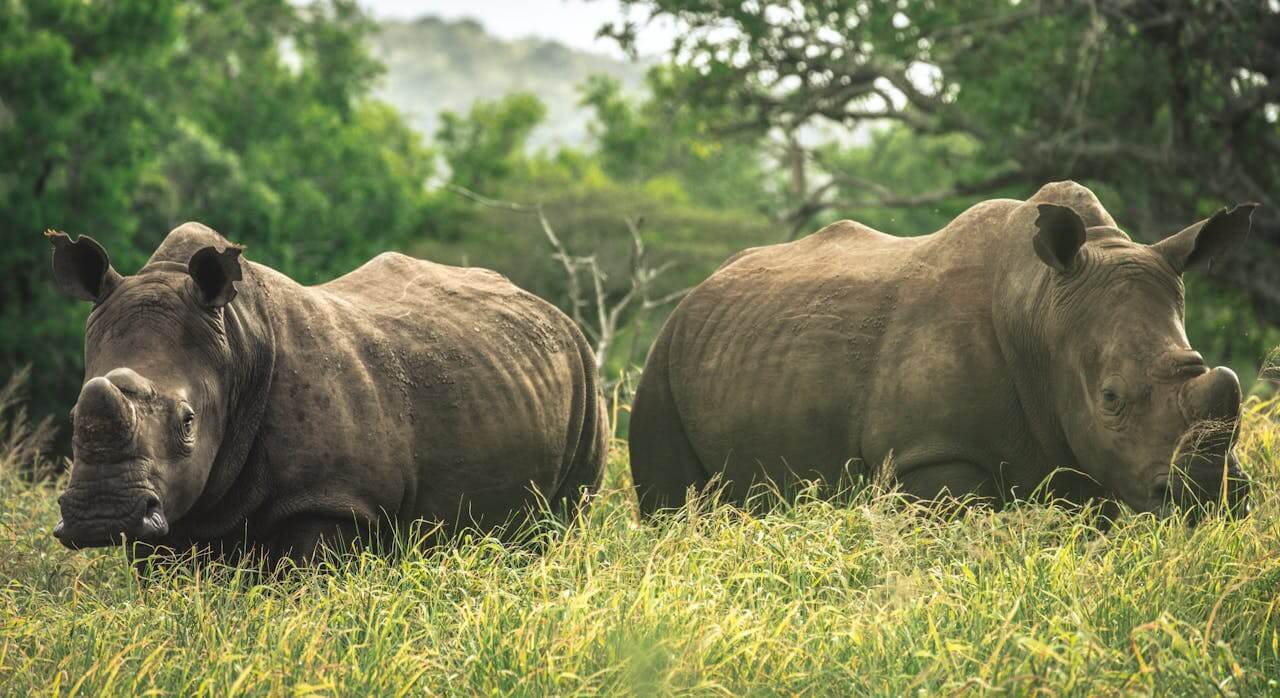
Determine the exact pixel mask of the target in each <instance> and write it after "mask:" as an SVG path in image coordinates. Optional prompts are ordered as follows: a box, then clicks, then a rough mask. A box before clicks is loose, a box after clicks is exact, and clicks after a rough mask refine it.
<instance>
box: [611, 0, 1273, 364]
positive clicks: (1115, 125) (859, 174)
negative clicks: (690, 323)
mask: <svg viewBox="0 0 1280 698" xmlns="http://www.w3.org/2000/svg"><path fill="white" fill-rule="evenodd" d="M623 5H624V6H626V7H627V8H629V9H631V10H639V11H640V12H639V17H640V19H644V18H645V15H646V14H647V15H648V16H650V17H654V16H656V17H669V18H675V19H677V20H678V21H679V22H680V23H681V24H682V25H683V26H685V27H687V29H688V31H687V32H686V33H685V34H684V35H683V36H682V37H680V39H679V40H678V41H677V43H676V45H675V46H674V47H673V49H672V52H671V55H670V63H671V65H672V70H673V71H675V72H676V73H677V74H678V75H679V77H680V80H679V82H678V83H677V88H678V89H676V90H674V91H673V92H672V93H671V94H670V95H669V98H670V99H673V100H678V101H679V102H681V103H684V104H694V105H700V107H702V108H708V109H721V110H724V111H723V112H722V113H725V114H730V115H735V116H734V118H733V119H731V120H730V121H727V122H725V123H723V124H722V125H721V128H724V129H728V130H732V129H737V128H767V129H774V130H775V131H777V132H782V133H785V134H794V133H797V132H798V131H800V130H802V129H805V128H812V127H814V126H815V125H822V124H827V125H834V126H836V127H838V128H841V129H843V130H845V131H846V132H852V133H854V134H859V133H862V134H865V133H866V131H867V129H868V128H870V129H875V128H881V127H883V124H885V123H896V124H899V125H900V126H901V128H903V129H906V131H907V132H908V133H910V134H912V135H913V136H916V137H918V138H920V139H921V140H919V141H918V143H919V144H920V145H921V147H929V148H931V147H935V146H936V144H938V143H945V142H947V141H945V140H944V141H939V140H937V139H939V138H942V137H944V136H951V137H957V138H961V139H963V141H952V142H951V144H952V145H953V146H954V145H956V144H959V143H961V142H967V143H969V144H971V147H970V146H966V149H965V153H966V156H965V164H964V165H963V166H962V167H952V168H944V169H940V170H938V171H936V172H934V173H933V175H935V176H932V177H926V176H919V177H916V176H913V177H911V178H910V179H911V180H912V181H889V180H885V181H876V180H875V179H873V178H872V177H870V176H868V172H867V171H866V170H861V171H860V170H857V169H848V168H849V167H860V166H866V165H867V164H868V163H867V162H866V160H865V158H860V157H859V156H856V155H854V154H845V155H843V156H842V155H838V154H837V153H835V152H832V151H833V150H839V148H836V149H833V148H830V147H827V148H821V149H817V151H816V152H815V151H814V149H811V148H805V149H804V150H806V151H807V152H805V153H804V155H803V157H801V158H796V159H795V160H796V161H797V162H798V163H800V164H801V165H802V166H801V167H797V168H795V169H794V170H793V171H795V172H798V173H801V174H802V176H800V177H793V178H792V179H793V182H796V181H798V182H801V183H802V184H803V186H795V187H793V188H792V191H793V201H792V207H793V210H792V212H791V214H790V218H791V219H792V220H793V223H794V225H795V226H796V229H803V228H804V227H806V226H807V225H808V223H807V221H809V220H810V219H811V218H814V217H817V216H827V215H831V214H832V212H835V213H842V214H843V213H845V212H847V211H851V210H853V211H859V212H861V211H864V210H866V209H868V208H887V209H895V210H902V209H904V208H920V207H925V208H929V207H940V208H944V209H945V208H950V207H953V206H955V205H963V204H967V203H972V202H974V201H977V200H979V199H982V198H987V197H989V196H992V195H999V194H1005V193H1008V194H1014V195H1018V196H1026V195H1029V194H1030V193H1031V192H1033V191H1034V190H1035V189H1036V188H1037V187H1039V186H1040V185H1041V184H1043V183H1044V182H1046V181H1051V180H1056V179H1065V178H1072V179H1077V180H1080V181H1083V182H1085V183H1086V184H1089V185H1091V186H1093V187H1094V188H1095V189H1096V190H1098V191H1099V192H1100V193H1101V195H1102V197H1103V200H1104V203H1105V204H1106V205H1107V206H1108V207H1109V208H1110V209H1111V210H1112V211H1113V212H1115V214H1116V215H1117V218H1119V219H1120V220H1121V221H1122V222H1124V223H1126V224H1127V225H1128V226H1129V229H1128V232H1130V234H1131V235H1133V236H1134V237H1135V238H1136V239H1139V240H1141V241H1145V242H1149V241H1152V240H1155V239H1158V238H1160V237H1163V236H1165V235H1168V234H1170V233H1172V232H1175V231H1177V230H1178V229H1180V228H1181V227H1182V226H1184V225H1186V224H1188V223H1190V222H1191V221H1194V220H1196V219H1198V218H1201V217H1205V216H1207V215H1208V214H1210V213H1211V212H1212V211H1213V210H1214V209H1216V208H1217V207H1219V206H1222V205H1225V204H1232V203H1236V202H1240V201H1259V202H1262V203H1263V204H1266V206H1264V208H1263V209H1261V210H1259V211H1258V213H1257V214H1256V215H1255V226H1254V231H1255V234H1254V235H1253V236H1252V239H1251V240H1250V241H1249V242H1248V243H1247V245H1246V249H1244V250H1242V251H1241V252H1240V253H1238V254H1235V255H1233V256H1230V257H1229V258H1224V259H1222V260H1219V262H1218V263H1215V265H1214V267H1213V268H1212V269H1211V270H1210V277H1211V278H1212V280H1213V282H1214V289H1215V290H1214V291H1213V295H1214V297H1215V303H1214V307H1217V308H1220V307H1222V306H1223V304H1227V303H1231V302H1236V303H1238V302H1239V301H1241V300H1244V301H1246V305H1247V306H1248V307H1246V308H1233V309H1232V310H1231V312H1229V313H1219V312H1207V313H1204V314H1202V317H1205V318H1208V317H1216V318H1219V319H1223V318H1230V319H1231V322H1230V324H1228V325H1217V326H1216V327H1214V328H1212V331H1214V332H1217V333H1219V334H1232V335H1235V336H1237V338H1238V339H1240V340H1241V341H1239V342H1231V343H1230V344H1232V346H1234V347H1235V348H1236V350H1238V351H1240V352H1241V361H1242V362H1247V364H1252V365H1256V362H1257V361H1258V360H1259V359H1260V358H1261V356H1262V354H1263V353H1264V352H1265V350H1266V348H1267V347H1266V344H1267V343H1268V342H1270V341H1273V340H1274V339H1275V338H1276V334H1275V332H1274V331H1273V330H1271V329H1265V328H1275V327H1276V326H1278V325H1280V281H1278V280H1280V207H1277V206H1276V204H1277V203H1280V201H1276V199H1275V196H1274V192H1275V191H1277V190H1278V189H1280V164H1278V163H1280V157H1278V156H1280V123H1278V118H1277V114H1280V53H1277V52H1276V51H1275V50H1274V46H1275V44H1276V40H1277V37H1280V8H1277V7H1276V6H1275V4H1274V3H1262V2H1257V3H1232V2H1226V1H1225V0H1209V1H1207V2H1183V3H1177V2H1154V3H1132V2H1126V1H1125V0H1099V1H1098V2H1090V3H1072V2H1065V1H1061V0H1042V1H1040V2H1011V1H1010V0H980V1H978V2H965V3H938V2H933V1H932V0H865V1H864V0H814V1H812V2H805V3H793V2H787V1H784V0H776V1H762V2H751V3H719V2H702V1H701V0H624V2H623ZM632 16H633V17H635V16H637V15H636V13H633V14H632ZM638 27H639V23H638V20H636V21H632V22H622V23H619V24H616V25H614V26H611V27H607V28H606V30H607V31H608V32H609V33H610V34H612V35H613V36H615V37H617V38H618V39H619V40H621V41H622V42H623V44H624V45H627V46H631V45H634V38H635V34H636V32H637V31H638ZM930 144H933V145H930ZM864 147H869V148H871V149H873V150H874V149H875V148H877V147H879V146H878V145H877V144H875V143H873V144H872V145H870V146H864ZM921 164H923V163H921ZM806 168H812V169H813V170H815V171H814V172H808V173H807V174H805V173H806ZM927 171H928V168H927V167H926V168H923V169H920V170H919V172H920V173H921V174H922V175H923V174H924V173H925V172H927ZM880 173H881V174H885V172H884V169H883V167H881V168H880ZM1191 314H1192V316H1193V317H1195V315H1196V312H1195V309H1194V307H1193V309H1192V313H1191ZM1197 331H1199V330H1197ZM1246 334H1247V335H1249V336H1248V337H1245V335H1246ZM1246 347H1247V348H1246Z"/></svg>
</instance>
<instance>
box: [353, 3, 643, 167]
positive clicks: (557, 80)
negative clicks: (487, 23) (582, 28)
mask: <svg viewBox="0 0 1280 698" xmlns="http://www.w3.org/2000/svg"><path fill="white" fill-rule="evenodd" d="M373 44H374V50H375V52H376V53H377V55H378V57H379V58H380V59H381V60H382V61H383V62H384V63H386V66H387V75H386V76H385V77H384V79H383V84H382V86H381V87H380V88H379V90H378V96H379V97H381V98H382V99H385V100H387V101H388V102H390V103H391V104H393V105H395V106H396V107H398V108H399V109H400V110H401V111H402V112H404V113H405V115H406V116H407V117H408V119H409V120H410V122H411V123H412V124H413V125H414V126H415V127H416V128H418V129H419V130H420V131H422V133H424V134H426V135H428V136H430V135H432V134H434V133H435V130H436V126H437V125H438V123H439V114H440V112H441V111H444V110H450V111H459V112H462V111H466V110H467V109H468V108H469V107H470V106H471V104H472V103H473V102H474V101H476V100H477V99H494V98H497V97H501V96H503V95H505V94H508V93H511V92H531V93H533V94H535V95H537V96H538V97H539V98H540V99H542V101H543V102H545V103H546V105H547V120H546V123H545V124H544V126H543V127H542V128H541V129H539V131H538V132H536V133H535V134H534V138H533V141H534V143H535V145H547V144H552V143H563V144H580V143H582V142H584V141H585V140H586V138H587V118H588V115H587V113H586V112H585V111H584V110H582V109H580V108H579V107H578V101H579V95H578V91H577V87H578V85H580V84H581V83H582V82H583V80H585V79H586V78H587V76H589V75H596V74H605V75H610V76H613V77H615V78H617V79H618V80H620V81H622V83H623V85H625V86H627V87H629V88H632V89H638V88H639V86H640V84H641V82H642V78H643V76H644V70H645V69H644V67H643V66H637V65H635V64H631V63H627V62H624V61H620V60H616V59H613V58H610V57H608V56H602V55H597V54H592V53H587V52H583V51H577V50H574V49H570V48H568V47H566V46H564V45H563V44H560V43H557V42H554V41H546V40H542V39H521V40H518V41H507V40H504V39H500V38H497V37H494V36H491V35H490V34H488V33H487V32H485V29H484V27H483V26H481V25H480V24H479V23H478V22H475V21H472V20H458V21H446V20H441V19H438V18H436V17H424V18H422V19H419V20H415V21H410V22H404V21H389V22H384V23H383V24H382V26H381V30H380V32H379V33H378V34H376V35H375V36H374V37H373Z"/></svg>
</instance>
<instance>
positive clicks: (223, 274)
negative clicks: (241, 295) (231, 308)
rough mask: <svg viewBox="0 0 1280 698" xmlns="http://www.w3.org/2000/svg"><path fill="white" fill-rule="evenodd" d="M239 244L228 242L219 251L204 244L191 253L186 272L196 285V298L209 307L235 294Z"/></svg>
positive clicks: (221, 302) (224, 301)
mask: <svg viewBox="0 0 1280 698" xmlns="http://www.w3.org/2000/svg"><path fill="white" fill-rule="evenodd" d="M243 250H244V248H242V247H238V246H236V245H231V246H230V247H227V248H226V249H225V250H221V251H219V250H218V248H216V247H205V248H202V249H200V250H198V251H196V253H195V254H193V255H191V261H189V262H187V273H189V274H191V280H192V281H194V282H195V284H196V290H197V291H198V292H199V293H200V300H202V301H203V302H204V304H205V305H207V306H209V307H211V308H221V307H222V306H224V305H226V304H228V303H230V302H231V299H233V298H235V297H236V282H237V281H239V280H240V279H241V278H243V277H242V276H241V273H240V253H241V252H242V251H243Z"/></svg>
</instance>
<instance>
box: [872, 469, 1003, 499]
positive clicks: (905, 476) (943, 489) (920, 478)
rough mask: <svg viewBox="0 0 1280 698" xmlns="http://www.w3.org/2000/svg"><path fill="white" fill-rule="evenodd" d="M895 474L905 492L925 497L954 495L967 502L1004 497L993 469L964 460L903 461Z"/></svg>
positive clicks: (953, 496)
mask: <svg viewBox="0 0 1280 698" xmlns="http://www.w3.org/2000/svg"><path fill="white" fill-rule="evenodd" d="M896 478H897V481H898V486H899V488H900V489H901V490H902V492H903V493H905V494H907V495H908V496H910V497H913V498H916V499H919V500H922V501H928V502H936V501H942V500H945V499H948V498H954V499H956V500H959V501H960V502H962V503H963V504H964V505H965V506H991V505H996V506H998V505H999V504H1000V502H1001V499H1002V498H1001V496H1000V488H999V486H998V484H997V483H996V481H995V479H994V478H993V477H992V476H991V473H989V472H987V471H986V470H984V469H982V468H979V467H978V466H976V465H973V464H971V463H966V462H963V461H956V462H934V463H928V464H923V465H915V466H912V465H909V464H905V465H900V466H899V467H898V469H897V473H896Z"/></svg>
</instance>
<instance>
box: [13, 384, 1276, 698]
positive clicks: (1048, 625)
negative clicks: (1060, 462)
mask: <svg viewBox="0 0 1280 698" xmlns="http://www.w3.org/2000/svg"><path fill="white" fill-rule="evenodd" d="M1278 417H1280V403H1278V402H1276V401H1270V402H1263V401H1258V400H1254V401H1251V402H1250V403H1249V404H1248V405H1247V408H1246V423H1245V425H1244V427H1243V431H1242V443H1241V447H1240V448H1241V451H1240V453H1241V456H1242V462H1243V463H1244V464H1245V466H1246V467H1247V468H1249V469H1250V470H1251V473H1252V474H1253V475H1254V477H1255V478H1256V487H1255V489H1254V492H1255V502H1256V505H1255V508H1254V512H1253V514H1252V515H1251V516H1250V517H1248V518H1247V519H1244V520H1242V521H1226V520H1221V519H1216V520H1210V521H1208V522H1206V523H1204V524H1202V525H1200V526H1198V527H1195V528H1188V527H1187V526H1185V525H1183V524H1181V523H1179V522H1178V521H1176V520H1164V521H1161V520H1157V519H1155V518H1154V517H1151V516H1136V515H1132V514H1130V515H1125V516H1123V517H1122V518H1121V519H1120V520H1119V521H1118V523H1117V524H1116V525H1115V526H1114V527H1113V528H1112V529H1111V530H1109V531H1107V532H1105V533H1103V532H1100V531H1099V530H1097V528H1095V521H1096V519H1095V518H1094V517H1090V516H1082V515H1079V514H1072V513H1070V512H1067V511H1064V510H1062V509H1055V508H1047V507H1042V506H1033V505H1027V506H1023V507H1019V508H1015V509H1013V510H1010V511H1005V512H1002V513H998V514H997V513H991V512H983V511H979V512H975V513H970V514H967V515H957V516H937V515H924V514H921V513H920V512H918V511H913V510H911V509H910V508H908V507H906V506H905V505H903V504H902V503H901V502H899V501H898V500H896V499H895V498H894V497H892V496H889V495H878V496H877V495H874V494H872V493H871V492H869V491H868V492H864V493H861V494H855V495H852V496H851V497H850V498H849V501H846V502H843V503H841V504H839V505H835V504H830V503H826V502H820V501H813V500H811V499H809V500H804V501H802V502H801V503H800V504H798V505H795V506H790V507H783V508H779V509H777V510H775V511H774V512H773V513H770V514H767V515H764V516H755V515H749V514H745V513H742V512H740V511H737V510H734V509H731V508H729V507H712V506H709V505H707V504H706V503H703V504H702V505H700V506H693V507H691V508H690V509H687V510H685V511H682V512H680V513H678V514H676V515H673V516H671V517H668V518H667V519H665V520H663V521H661V522H659V523H657V524H656V525H648V524H639V523H637V522H636V520H635V519H634V508H633V502H632V499H631V497H630V495H629V493H628V492H627V491H626V485H627V481H628V478H627V476H626V472H625V471H626V468H625V462H626V456H625V453H623V452H621V451H618V452H615V453H614V454H613V456H612V458H611V461H610V469H609V475H608V478H607V483H606V484H607V488H608V491H607V492H606V493H605V494H604V495H603V496H602V497H601V498H600V500H599V501H598V502H597V505H596V506H595V507H594V508H593V509H592V510H591V512H590V514H589V515H588V516H587V517H586V518H585V520H583V521H581V522H579V524H578V525H576V526H571V527H568V528H567V529H566V528H565V527H562V526H559V525H557V524H555V523H552V522H548V523H547V524H546V526H545V529H546V532H545V533H544V535H543V539H544V543H545V545H544V546H542V547H541V548H540V547H538V546H526V547H520V548H509V547H504V546H502V545H501V544H499V543H497V542H495V541H493V540H487V539H479V540H469V541H464V542H462V543H459V544H457V545H449V546H445V547H439V548H435V549H432V550H427V551H417V550H410V551H407V552H406V553H405V554H403V555H401V556H399V557H396V558H392V559H382V558H377V557H373V556H363V557H358V558H354V559H348V560H345V561H341V562H337V563H331V564H330V565H326V566H325V567H324V568H323V569H320V570H313V571H304V572H298V573H294V574H292V575H287V576H285V577H283V578H271V577H263V576H259V575H255V574H251V573H250V572H249V571H247V570H240V569H235V568H230V567H226V566H220V565H217V564H207V565H203V566H181V567H179V568H176V569H171V570H167V571H161V572H154V573H152V574H151V576H150V577H148V578H147V579H146V580H145V581H140V580H139V579H138V578H137V577H135V575H134V574H133V572H132V571H131V568H130V567H129V565H128V564H127V562H126V561H125V559H124V557H123V555H122V553H121V552H120V551H96V552H90V553H71V552H68V551H65V550H63V549H62V548H61V547H60V546H59V545H58V544H57V543H56V541H55V540H54V539H53V538H52V536H51V535H50V534H49V530H50V528H51V526H52V525H53V523H54V522H55V521H56V520H57V513H56V502H55V498H54V495H55V487H54V486H53V485H37V486H32V485H30V484H28V483H25V482H22V481H20V480H19V479H18V478H17V477H15V476H14V475H13V474H12V473H13V472H14V470H15V468H16V466H17V465H18V463H14V462H4V460H5V458H7V456H4V455H0V468H3V470H4V471H5V473H6V474H5V475H4V476H2V477H0V502H2V503H3V504H2V505H0V695H15V696H20V695H36V694H53V695H73V694H74V695H136V694H142V693H147V692H153V693H156V694H165V695H201V694H203V695H214V696H225V695H240V694H255V695H266V694H270V695H310V694H314V695H404V694H409V695H420V694H424V693H426V694H456V695H474V694H518V695H529V694H535V695H536V694H549V693H554V694H572V693H586V694H594V693H626V694H638V695H661V694H667V693H694V694H742V693H784V694H791V693H816V694H835V695H863V694H878V695H892V696H900V695H907V694H914V693H917V692H923V693H924V694H929V695H932V694H938V693H944V694H946V693H954V692H962V693H964V692H974V693H985V692H992V693H995V692H1001V693H1012V694H1015V695H1019V694H1027V693H1032V692H1034V691H1036V690H1037V689H1047V690H1048V691H1050V692H1052V693H1063V694H1073V695H1100V694H1101V695H1108V694H1130V693H1133V694H1147V693H1152V692H1155V693H1159V694H1165V695H1219V694H1226V695H1258V694H1267V693H1273V694H1280V684H1277V683H1276V679H1277V678H1280V599H1278V596H1277V595H1278V593H1280V504H1278V501H1280V500H1277V498H1276V496H1275V490H1276V487H1277V485H1278V484H1280V423H1278V422H1277V419H1278ZM23 457H28V456H27V455H24V456H23Z"/></svg>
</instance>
